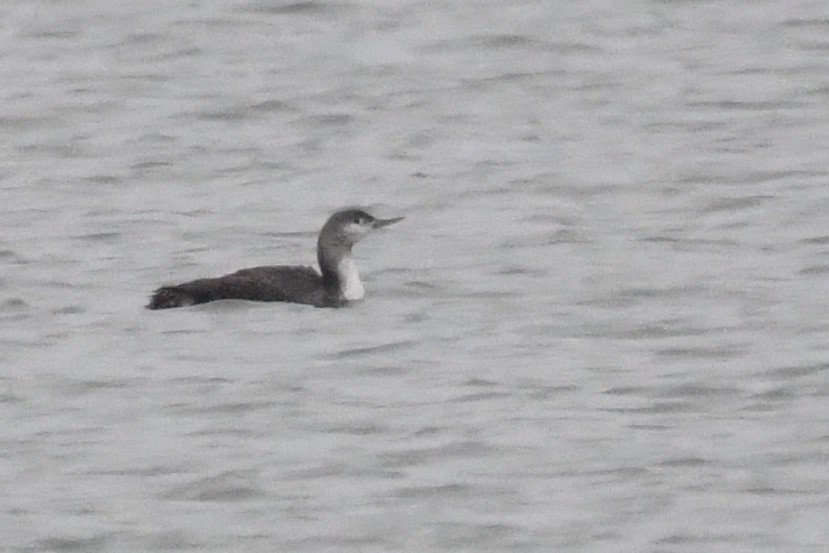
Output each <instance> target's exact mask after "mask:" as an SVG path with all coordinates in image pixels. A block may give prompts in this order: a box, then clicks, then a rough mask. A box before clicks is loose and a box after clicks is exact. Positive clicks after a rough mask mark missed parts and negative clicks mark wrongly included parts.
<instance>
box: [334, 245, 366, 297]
mask: <svg viewBox="0 0 829 553" xmlns="http://www.w3.org/2000/svg"><path fill="white" fill-rule="evenodd" d="M337 276H338V277H340V294H342V297H343V299H344V300H346V301H356V300H361V299H363V297H364V296H365V295H366V291H365V289H363V283H362V281H360V273H358V272H357V265H355V264H354V260H353V259H351V257H350V256H348V255H346V256H345V257H343V258H342V260H341V261H340V264H339V265H337Z"/></svg>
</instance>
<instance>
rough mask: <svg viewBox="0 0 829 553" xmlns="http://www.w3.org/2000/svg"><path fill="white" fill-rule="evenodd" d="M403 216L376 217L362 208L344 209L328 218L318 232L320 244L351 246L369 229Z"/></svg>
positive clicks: (368, 232) (391, 222)
mask: <svg viewBox="0 0 829 553" xmlns="http://www.w3.org/2000/svg"><path fill="white" fill-rule="evenodd" d="M402 219H403V217H394V218H392V219H378V218H376V217H373V216H372V215H370V214H369V213H366V212H365V211H363V210H362V209H344V210H342V211H338V212H337V213H335V214H333V215H332V216H331V217H329V218H328V221H326V223H325V225H324V226H323V227H322V231H321V232H320V238H319V242H320V244H329V245H339V246H345V247H347V248H351V246H353V245H354V244H356V243H357V242H359V241H360V240H362V239H363V238H365V237H366V236H367V235H368V234H370V233H371V231H373V230H375V229H378V228H380V227H385V226H388V225H391V224H393V223H396V222H398V221H400V220H402Z"/></svg>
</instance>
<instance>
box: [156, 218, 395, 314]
mask: <svg viewBox="0 0 829 553" xmlns="http://www.w3.org/2000/svg"><path fill="white" fill-rule="evenodd" d="M402 219H403V217H395V218H393V219H377V218H375V217H373V216H371V215H369V214H368V213H366V212H365V211H363V210H361V209H344V210H342V211H338V212H336V213H334V214H333V215H332V216H331V217H330V218H329V219H328V221H326V223H325V225H324V226H323V227H322V230H321V231H320V235H319V238H318V239H317V262H318V263H319V266H320V270H319V271H317V270H316V269H314V268H313V267H307V266H293V265H276V266H267V267H252V268H249V269H242V270H240V271H236V272H235V273H231V274H229V275H224V276H220V277H215V278H202V279H198V280H193V281H190V282H185V283H183V284H177V285H175V286H162V287H161V288H159V289H158V290H156V291H155V292H154V293H153V295H152V297H151V298H150V303H149V304H148V305H147V309H168V308H171V307H186V306H189V305H195V304H199V303H207V302H209V301H214V300H224V299H240V300H253V301H284V302H292V303H304V304H308V305H313V306H316V307H343V306H345V305H348V304H349V303H350V302H353V301H357V300H361V299H363V296H364V295H365V290H364V288H363V283H362V281H361V280H360V274H359V273H358V272H357V266H356V265H355V264H354V259H353V258H352V254H351V248H352V246H354V244H356V243H357V242H359V241H360V240H362V239H363V238H365V237H366V236H367V235H368V234H369V233H371V232H372V231H373V230H375V229H378V228H381V227H385V226H388V225H391V224H392V223H396V222H398V221H400V220H402Z"/></svg>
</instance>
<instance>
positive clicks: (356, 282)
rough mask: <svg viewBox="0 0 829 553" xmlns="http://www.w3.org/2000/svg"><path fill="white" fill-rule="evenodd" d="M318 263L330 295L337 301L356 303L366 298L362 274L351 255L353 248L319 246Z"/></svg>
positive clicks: (339, 245)
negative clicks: (361, 278)
mask: <svg viewBox="0 0 829 553" xmlns="http://www.w3.org/2000/svg"><path fill="white" fill-rule="evenodd" d="M317 261H319V264H320V271H321V272H322V281H323V285H324V286H325V290H326V292H327V293H328V294H330V295H332V296H333V297H335V298H336V299H337V300H344V301H356V300H361V299H363V297H364V296H365V289H364V288H363V282H362V281H361V280H360V273H359V271H357V265H356V264H355V263H354V258H353V257H352V255H351V246H348V245H344V244H326V243H324V242H322V241H320V243H319V244H318V245H317Z"/></svg>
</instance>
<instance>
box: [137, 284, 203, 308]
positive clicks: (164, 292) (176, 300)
mask: <svg viewBox="0 0 829 553" xmlns="http://www.w3.org/2000/svg"><path fill="white" fill-rule="evenodd" d="M196 303H198V302H197V301H196V298H194V297H193V295H192V294H190V293H189V292H187V291H185V290H182V289H181V288H179V287H177V286H162V287H161V288H159V289H158V290H156V291H155V292H153V295H152V297H151V298H150V303H148V304H147V309H170V308H173V307H187V306H188V305H195V304H196Z"/></svg>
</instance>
